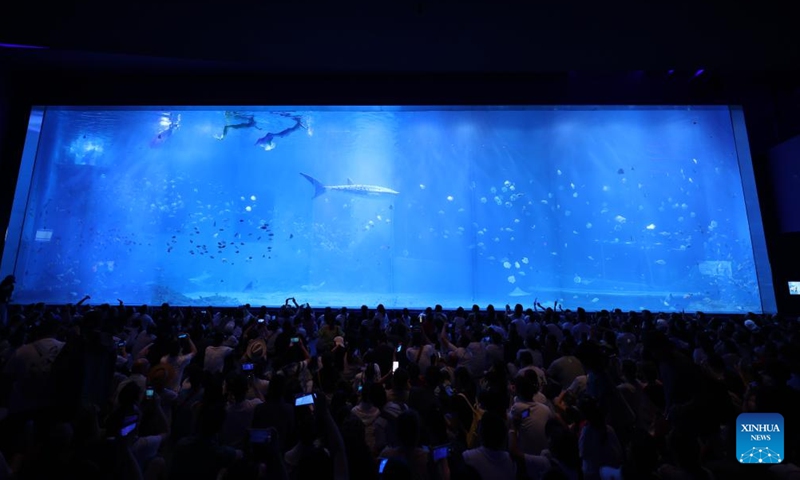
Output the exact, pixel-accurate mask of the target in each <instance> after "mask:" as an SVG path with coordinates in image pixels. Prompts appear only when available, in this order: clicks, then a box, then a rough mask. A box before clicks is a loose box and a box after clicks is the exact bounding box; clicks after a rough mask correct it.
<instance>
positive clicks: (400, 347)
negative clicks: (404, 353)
mask: <svg viewBox="0 0 800 480" xmlns="http://www.w3.org/2000/svg"><path fill="white" fill-rule="evenodd" d="M402 349H403V346H402V345H398V346H397V353H400V350H402Z"/></svg>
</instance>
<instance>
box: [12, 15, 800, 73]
mask: <svg viewBox="0 0 800 480" xmlns="http://www.w3.org/2000/svg"><path fill="white" fill-rule="evenodd" d="M70 3H71V2H66V3H61V2H53V4H50V5H43V4H40V3H38V2H26V3H20V4H17V5H14V7H13V10H6V11H4V12H3V14H2V15H0V42H2V43H13V44H26V45H41V46H47V47H50V48H51V49H57V50H65V51H80V52H96V53H113V54H128V55H142V56H147V57H161V58H166V59H194V60H205V61H208V62H212V63H204V64H198V63H191V64H185V63H182V62H174V63H171V64H169V65H166V64H163V65H161V66H160V67H159V68H167V67H170V68H177V67H187V68H203V67H208V68H216V69H220V68H232V67H236V68H245V69H251V70H262V71H264V70H266V71H283V72H285V71H293V72H309V71H313V72H320V71H338V72H342V71H350V72H364V71H370V72H378V71H404V72H445V71H447V72H454V71H457V72H486V71H514V72H563V71H570V70H657V69H668V68H675V69H685V70H691V69H697V68H707V69H716V70H729V71H738V70H750V71H763V70H772V71H779V70H795V69H796V68H797V65H798V64H800V29H797V28H795V25H793V23H794V18H795V16H794V15H793V7H792V6H791V2H785V4H784V5H785V6H773V5H770V4H771V3H772V2H747V3H748V5H744V4H743V3H745V2H732V3H730V2H729V3H723V2H718V1H715V2H708V1H706V2H703V1H695V2H691V3H687V4H685V5H684V4H682V3H681V2H643V1H639V2H636V3H633V2H622V3H621V2H610V3H609V2H594V3H588V2H578V3H576V2H557V1H553V0H547V1H539V0H530V1H527V2H522V1H513V2H512V1H509V2H454V1H434V0H422V1H393V0H376V1H371V2H363V1H357V2H347V1H327V2H320V1H288V0H287V1H276V0H271V1H268V0H265V1H263V2H259V3H258V4H256V3H254V2H241V1H239V2H237V1H233V2H202V1H200V2H192V3H189V2H180V3H177V2H161V3H160V4H158V5H156V4H154V3H153V2H143V3H141V4H138V5H134V4H132V3H133V2H107V3H102V4H97V3H96V2H88V3H82V4H73V5H70ZM584 3H586V4H584ZM627 3H631V4H630V5H625V4H627ZM656 3H657V4H656ZM753 3H754V4H753ZM650 4H656V5H650ZM612 6H613V8H612ZM62 58H63V57H62ZM117 60H119V59H117ZM114 61H116V60H111V59H108V58H106V59H105V60H103V62H100V64H98V63H95V64H94V66H101V64H103V63H107V62H111V63H113V62H114ZM121 61H124V62H130V61H131V59H130V58H127V59H122V60H121ZM146 62H148V64H150V65H153V63H152V60H146ZM216 62H225V64H224V65H223V64H218V63H216ZM89 63H91V62H89Z"/></svg>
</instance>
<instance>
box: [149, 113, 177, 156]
mask: <svg viewBox="0 0 800 480" xmlns="http://www.w3.org/2000/svg"><path fill="white" fill-rule="evenodd" d="M160 124H161V126H162V127H164V129H163V130H161V131H159V132H158V133H157V134H156V136H155V137H154V138H153V140H151V141H150V147H151V148H152V147H159V146H161V145H163V144H164V142H166V141H167V139H168V138H169V137H171V136H172V133H173V132H174V131H175V130H177V129H178V128H179V127H180V126H181V114H180V113H179V114H177V115H176V116H173V114H172V113H167V114H164V116H162V117H161V123H160Z"/></svg>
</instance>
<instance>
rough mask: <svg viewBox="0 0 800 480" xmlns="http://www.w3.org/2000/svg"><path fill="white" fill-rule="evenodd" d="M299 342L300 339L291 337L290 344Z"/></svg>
mask: <svg viewBox="0 0 800 480" xmlns="http://www.w3.org/2000/svg"><path fill="white" fill-rule="evenodd" d="M299 341H300V337H292V343H297V342H299Z"/></svg>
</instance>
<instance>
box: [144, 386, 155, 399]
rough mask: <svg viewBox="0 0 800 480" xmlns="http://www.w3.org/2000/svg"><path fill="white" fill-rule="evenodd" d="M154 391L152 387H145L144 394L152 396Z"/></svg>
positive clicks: (148, 396)
mask: <svg viewBox="0 0 800 480" xmlns="http://www.w3.org/2000/svg"><path fill="white" fill-rule="evenodd" d="M154 393H155V390H154V389H153V387H147V390H145V391H144V396H145V397H147V398H153V394H154Z"/></svg>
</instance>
